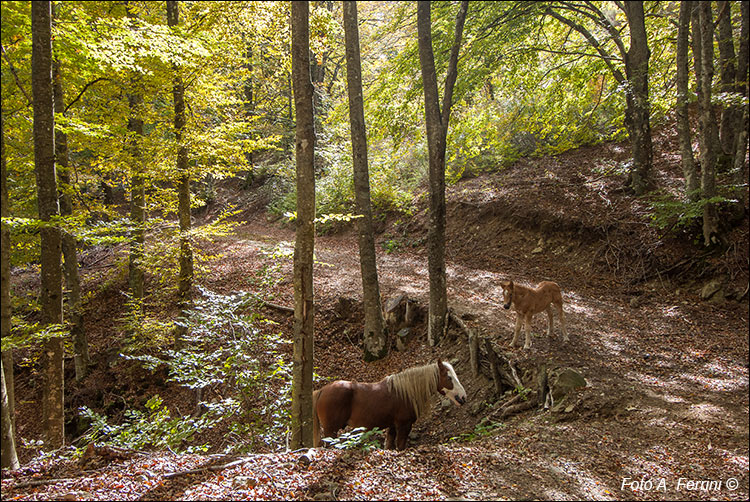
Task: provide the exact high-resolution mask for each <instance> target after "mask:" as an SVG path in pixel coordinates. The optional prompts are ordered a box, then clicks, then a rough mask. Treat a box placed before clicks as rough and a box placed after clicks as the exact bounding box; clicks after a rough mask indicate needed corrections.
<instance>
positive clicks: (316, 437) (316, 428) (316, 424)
mask: <svg viewBox="0 0 750 502" xmlns="http://www.w3.org/2000/svg"><path fill="white" fill-rule="evenodd" d="M319 396H320V389H319V390H316V391H315V392H313V402H312V405H313V410H312V411H313V447H315V448H318V447H320V446H322V443H321V441H320V420H319V419H318V397H319Z"/></svg>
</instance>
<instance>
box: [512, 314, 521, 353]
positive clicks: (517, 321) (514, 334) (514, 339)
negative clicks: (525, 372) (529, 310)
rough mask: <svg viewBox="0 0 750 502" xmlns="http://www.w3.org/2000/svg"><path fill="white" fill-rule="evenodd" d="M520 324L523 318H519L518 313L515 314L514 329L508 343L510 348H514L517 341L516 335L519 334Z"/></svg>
mask: <svg viewBox="0 0 750 502" xmlns="http://www.w3.org/2000/svg"><path fill="white" fill-rule="evenodd" d="M521 322H523V317H522V316H521V313H520V312H517V313H516V329H515V331H513V340H511V342H510V346H511V347H515V346H516V342H517V341H518V333H520V332H521Z"/></svg>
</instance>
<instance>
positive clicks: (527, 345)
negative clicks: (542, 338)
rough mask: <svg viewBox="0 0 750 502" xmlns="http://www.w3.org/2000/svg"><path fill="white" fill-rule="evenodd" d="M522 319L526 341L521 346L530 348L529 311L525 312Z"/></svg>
mask: <svg viewBox="0 0 750 502" xmlns="http://www.w3.org/2000/svg"><path fill="white" fill-rule="evenodd" d="M523 321H524V323H525V324H526V343H524V344H523V348H524V349H530V348H531V313H530V312H529V313H528V314H526V317H525V318H524V320H523Z"/></svg>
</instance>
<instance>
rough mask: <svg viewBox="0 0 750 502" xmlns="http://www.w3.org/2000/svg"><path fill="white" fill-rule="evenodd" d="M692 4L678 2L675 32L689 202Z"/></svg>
mask: <svg viewBox="0 0 750 502" xmlns="http://www.w3.org/2000/svg"><path fill="white" fill-rule="evenodd" d="M692 9H693V2H687V1H683V2H680V21H679V28H678V30H677V135H678V139H679V141H680V154H681V156H682V172H683V173H684V175H685V195H686V196H687V199H688V200H689V201H690V202H695V201H696V200H697V199H698V187H699V185H698V171H697V169H696V166H695V158H694V157H693V140H692V138H691V134H690V116H689V113H688V103H689V99H688V94H689V92H690V91H689V88H688V80H689V75H690V72H689V69H688V43H689V40H688V38H689V35H690V14H691V11H692Z"/></svg>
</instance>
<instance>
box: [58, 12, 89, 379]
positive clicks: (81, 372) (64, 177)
mask: <svg viewBox="0 0 750 502" xmlns="http://www.w3.org/2000/svg"><path fill="white" fill-rule="evenodd" d="M52 9H53V15H56V12H55V10H56V8H55V6H53V8H52ZM52 80H53V92H54V100H55V113H58V114H61V115H62V114H64V113H65V96H64V94H63V87H62V78H61V76H60V62H59V61H58V60H57V59H53V61H52ZM55 159H56V161H57V173H58V175H59V178H60V189H61V194H60V214H61V215H62V216H70V215H71V214H73V201H72V199H71V196H70V192H71V189H72V187H71V183H70V166H69V156H68V135H67V134H65V133H64V132H62V131H60V130H59V128H56V129H55ZM62 253H63V259H64V260H63V275H64V276H65V286H66V291H65V297H66V298H67V301H68V316H69V317H70V322H69V325H70V335H71V337H72V338H73V350H74V355H73V363H74V364H75V369H76V380H81V379H83V377H85V376H86V373H87V372H88V366H89V363H90V358H89V345H88V339H87V337H86V331H85V330H84V328H83V311H82V310H83V309H82V305H81V280H80V277H79V275H78V252H77V249H76V238H75V236H74V235H72V234H70V233H69V232H62Z"/></svg>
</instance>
